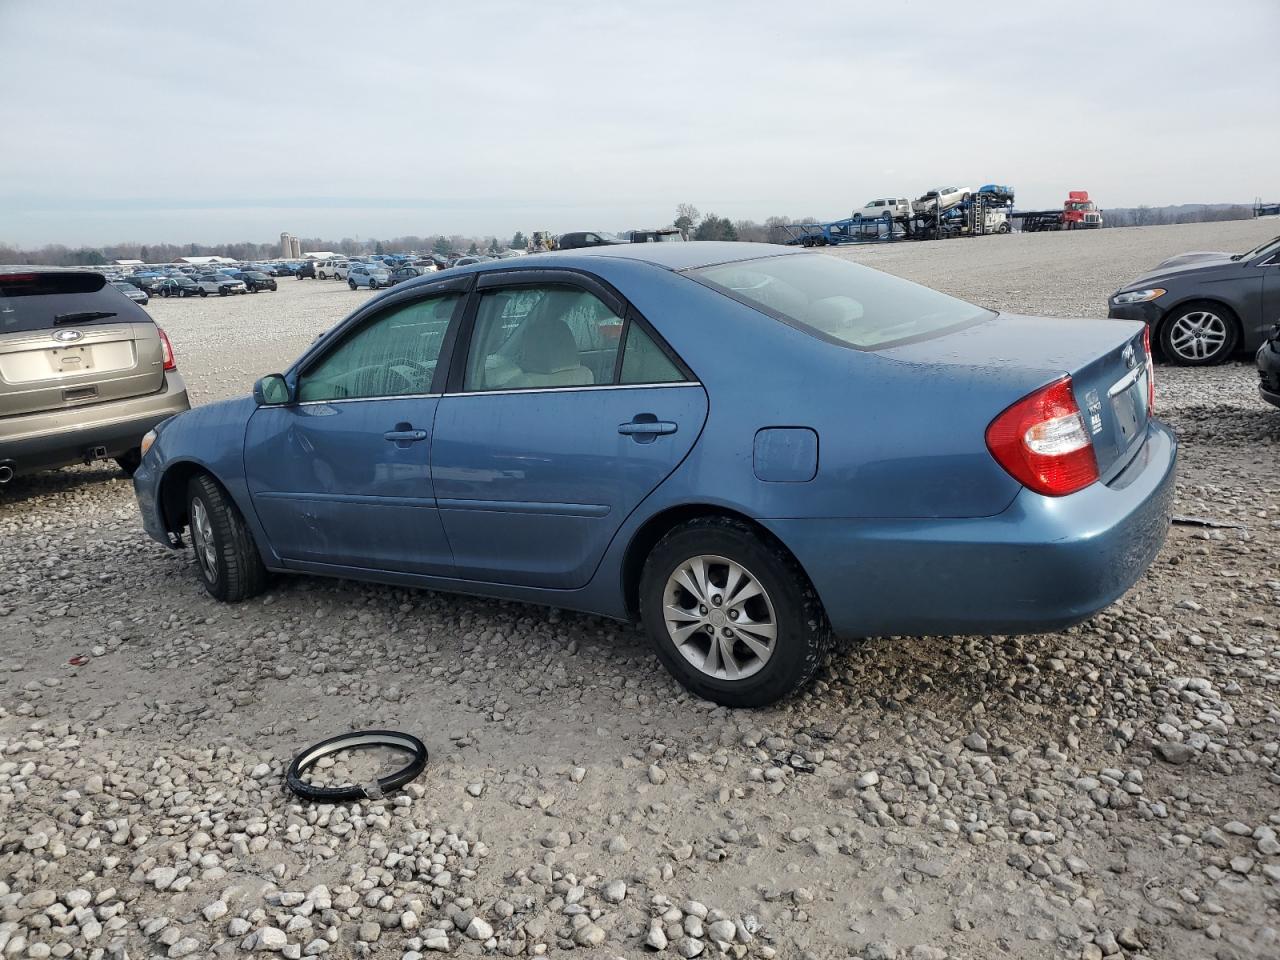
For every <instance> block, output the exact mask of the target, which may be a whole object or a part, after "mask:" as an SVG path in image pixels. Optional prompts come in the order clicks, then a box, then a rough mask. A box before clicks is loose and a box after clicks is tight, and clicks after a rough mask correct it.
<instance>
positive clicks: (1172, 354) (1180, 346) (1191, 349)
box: [1160, 300, 1240, 367]
mask: <svg viewBox="0 0 1280 960" xmlns="http://www.w3.org/2000/svg"><path fill="white" fill-rule="evenodd" d="M1239 337H1240V323H1239V321H1238V320H1237V319H1236V315H1235V314H1234V313H1233V312H1232V311H1231V310H1230V308H1228V307H1226V306H1224V305H1222V304H1220V303H1213V302H1211V301H1208V300H1197V301H1194V302H1192V303H1186V304H1183V305H1182V306H1180V307H1178V308H1177V309H1176V310H1174V311H1173V312H1172V313H1170V314H1169V316H1167V317H1165V319H1164V322H1162V323H1161V324H1160V352H1161V353H1163V354H1164V358H1165V359H1166V360H1168V361H1169V362H1170V363H1172V364H1176V365H1177V366H1180V367H1210V366H1213V365H1214V364H1218V363H1222V362H1223V361H1224V360H1226V359H1227V358H1228V357H1230V356H1231V354H1232V352H1233V351H1234V350H1235V348H1236V343H1237V342H1238V340H1239Z"/></svg>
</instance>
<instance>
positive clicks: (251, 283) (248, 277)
mask: <svg viewBox="0 0 1280 960" xmlns="http://www.w3.org/2000/svg"><path fill="white" fill-rule="evenodd" d="M232 276H233V277H235V278H236V279H237V280H243V281H244V285H245V286H246V287H248V288H249V292H250V293H257V292H258V291H259V290H275V289H276V282H275V281H274V280H273V279H271V278H270V277H268V276H267V275H266V274H265V273H263V272H262V271H261V270H244V271H242V272H240V273H233V274H232Z"/></svg>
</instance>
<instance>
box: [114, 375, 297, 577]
mask: <svg viewBox="0 0 1280 960" xmlns="http://www.w3.org/2000/svg"><path fill="white" fill-rule="evenodd" d="M256 409H257V404H256V403H255V402H254V400H253V398H252V397H237V398H236V399H233V400H225V401H222V402H219V403H211V404H208V405H206V406H202V407H197V408H196V409H194V410H190V411H188V412H186V413H183V414H179V415H178V416H176V417H173V418H172V419H171V420H168V421H166V422H165V423H164V424H163V426H162V428H161V429H160V430H159V431H158V433H157V436H156V441H155V443H154V444H152V446H151V449H150V450H148V451H147V455H146V456H145V457H144V458H143V460H142V464H141V466H140V467H139V468H138V470H137V472H136V473H135V474H134V477H133V486H134V494H135V496H136V497H137V500H138V507H139V509H140V510H141V511H142V520H143V526H144V527H145V528H146V530H147V533H148V534H150V535H151V536H152V537H153V538H154V539H156V540H158V541H159V542H161V543H163V544H165V545H166V546H171V547H177V546H181V545H182V541H181V540H180V539H178V538H179V537H180V535H181V532H182V529H183V527H185V526H186V486H187V483H188V482H189V481H190V479H191V477H192V476H194V475H195V474H197V473H207V474H209V475H210V476H212V477H213V478H214V479H215V480H217V481H218V483H219V484H221V485H222V487H223V489H224V490H226V491H227V494H228V495H229V496H230V497H231V499H232V501H233V502H234V503H235V505H236V507H237V508H238V509H239V510H240V513H241V515H242V516H243V517H244V520H245V523H246V524H247V525H248V527H249V529H250V532H251V533H252V534H253V539H254V543H255V544H256V545H257V547H258V552H259V553H260V554H261V555H262V560H263V563H265V564H267V565H268V566H272V567H278V566H279V558H278V557H277V556H276V554H275V552H274V551H273V550H272V549H271V545H270V542H269V541H268V540H267V536H266V531H265V530H263V528H262V526H261V524H260V523H259V522H258V516H257V514H256V512H255V511H254V509H253V502H252V500H251V498H250V496H249V487H248V482H247V480H246V478H245V472H244V437H245V429H246V427H247V425H248V422H249V418H250V417H251V416H253V413H254V411H255V410H256Z"/></svg>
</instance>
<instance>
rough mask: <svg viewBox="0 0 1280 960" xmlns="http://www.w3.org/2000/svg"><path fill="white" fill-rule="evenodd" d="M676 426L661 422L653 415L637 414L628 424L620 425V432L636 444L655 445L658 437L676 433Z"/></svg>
mask: <svg viewBox="0 0 1280 960" xmlns="http://www.w3.org/2000/svg"><path fill="white" fill-rule="evenodd" d="M676 429H677V427H676V424H674V423H672V422H671V421H670V420H659V419H658V418H657V417H655V416H654V415H653V414H652V413H637V414H636V415H635V417H633V418H632V419H631V421H630V422H628V423H620V424H618V432H619V433H620V434H622V435H623V436H624V437H631V438H632V439H633V440H635V442H636V443H653V441H655V440H657V439H658V437H661V436H665V435H666V434H669V433H675V432H676Z"/></svg>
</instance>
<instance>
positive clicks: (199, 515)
mask: <svg viewBox="0 0 1280 960" xmlns="http://www.w3.org/2000/svg"><path fill="white" fill-rule="evenodd" d="M187 517H188V518H189V519H190V524H191V545H192V547H193V548H194V550H195V555H196V557H195V559H196V574H197V576H199V578H200V582H201V583H203V584H204V588H205V589H206V590H207V591H209V595H210V596H211V597H213V598H214V599H215V600H221V601H223V602H224V603H239V602H240V601H241V600H248V599H249V598H250V597H254V596H257V595H258V594H259V593H261V592H262V591H263V590H264V589H266V586H267V568H266V567H265V566H263V564H262V557H261V556H259V555H258V550H257V547H255V546H254V543H253V536H252V535H251V534H250V533H249V528H248V527H247V526H246V525H245V522H244V517H242V516H241V515H240V511H239V510H238V509H237V508H236V505H235V503H234V502H232V500H231V498H230V497H229V496H227V494H226V493H225V492H224V491H223V489H222V488H221V487H220V486H218V484H217V483H216V482H215V481H214V479H213V478H212V477H210V476H209V475H208V474H207V473H202V474H198V475H197V476H194V477H192V478H191V482H190V483H189V484H188V485H187Z"/></svg>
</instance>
